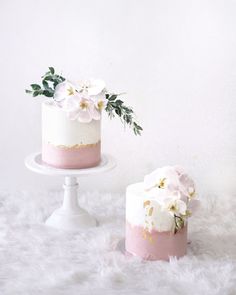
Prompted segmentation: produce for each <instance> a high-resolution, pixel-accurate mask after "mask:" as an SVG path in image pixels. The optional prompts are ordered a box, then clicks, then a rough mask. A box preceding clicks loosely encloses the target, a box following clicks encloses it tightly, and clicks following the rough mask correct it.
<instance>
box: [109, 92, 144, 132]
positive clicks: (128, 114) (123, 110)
mask: <svg viewBox="0 0 236 295" xmlns="http://www.w3.org/2000/svg"><path fill="white" fill-rule="evenodd" d="M118 96H119V94H106V99H107V100H108V102H107V105H106V108H105V110H106V112H107V113H108V116H109V117H110V118H114V117H115V116H118V117H119V118H120V119H121V121H122V123H123V124H124V125H128V126H130V127H131V128H132V129H133V131H134V134H135V135H141V131H142V130H143V128H142V127H141V126H140V125H138V123H137V122H136V121H135V120H134V111H133V110H132V108H131V107H128V106H126V105H125V104H124V102H123V101H122V100H120V99H119V98H118Z"/></svg>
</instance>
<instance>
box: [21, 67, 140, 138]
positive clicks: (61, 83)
mask: <svg viewBox="0 0 236 295" xmlns="http://www.w3.org/2000/svg"><path fill="white" fill-rule="evenodd" d="M30 86H31V90H28V89H27V90H26V93H29V94H32V95H33V97H36V96H38V95H43V96H46V97H51V98H53V100H54V103H55V105H56V106H58V107H59V108H61V109H62V110H64V111H65V112H66V113H67V116H68V118H69V119H71V120H78V121H79V122H82V123H89V122H91V121H92V120H100V118H101V112H102V110H105V111H106V112H107V113H108V116H109V117H110V118H113V117H115V116H118V117H119V118H120V119H121V121H122V122H123V123H124V124H125V125H128V126H129V127H131V128H132V129H133V131H134V134H135V135H141V131H142V130H143V129H142V127H141V126H140V125H138V123H137V122H136V121H135V119H134V111H133V109H132V108H131V107H128V106H126V105H125V104H124V102H123V101H122V100H121V99H119V96H120V95H119V94H113V93H109V92H108V91H107V89H106V85H105V83H104V81H102V80H99V79H89V80H85V81H78V82H77V83H72V82H70V81H69V80H67V79H65V78H64V77H62V76H61V75H58V74H56V73H55V70H54V68H53V67H49V71H48V72H46V74H45V75H44V76H43V77H42V85H39V84H31V85H30Z"/></svg>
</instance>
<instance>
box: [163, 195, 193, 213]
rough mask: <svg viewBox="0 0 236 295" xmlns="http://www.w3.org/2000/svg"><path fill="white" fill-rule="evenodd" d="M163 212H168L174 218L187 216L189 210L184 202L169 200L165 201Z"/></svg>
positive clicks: (174, 199) (176, 199) (175, 199)
mask: <svg viewBox="0 0 236 295" xmlns="http://www.w3.org/2000/svg"><path fill="white" fill-rule="evenodd" d="M162 210H163V211H168V212H169V213H170V214H171V215H172V216H174V215H177V216H179V215H185V214H186V210H187V205H186V203H185V202H184V201H182V200H180V199H178V198H168V199H166V200H164V202H163V205H162Z"/></svg>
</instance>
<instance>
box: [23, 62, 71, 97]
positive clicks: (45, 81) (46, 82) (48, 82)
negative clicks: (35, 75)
mask: <svg viewBox="0 0 236 295" xmlns="http://www.w3.org/2000/svg"><path fill="white" fill-rule="evenodd" d="M65 80H66V79H65V78H64V77H62V76H60V75H57V74H55V70H54V68H53V67H49V71H48V72H46V74H45V75H44V76H42V85H39V84H31V85H30V87H31V89H30V90H28V89H26V90H25V92H26V93H29V94H32V95H33V97H36V96H38V95H44V96H47V97H53V96H54V92H55V88H56V86H57V85H58V84H59V83H61V82H63V81H65Z"/></svg>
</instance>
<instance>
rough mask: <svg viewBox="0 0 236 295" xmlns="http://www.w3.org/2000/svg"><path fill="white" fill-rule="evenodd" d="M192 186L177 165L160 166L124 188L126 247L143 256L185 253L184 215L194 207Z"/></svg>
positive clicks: (158, 257)
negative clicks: (138, 181) (141, 179)
mask: <svg viewBox="0 0 236 295" xmlns="http://www.w3.org/2000/svg"><path fill="white" fill-rule="evenodd" d="M195 196H196V193H195V186H194V183H193V181H192V179H191V178H190V177H189V176H188V175H187V174H186V173H185V172H184V170H183V169H182V168H180V167H170V166H167V167H163V168H159V169H157V170H155V171H154V172H152V173H151V174H149V175H147V176H145V178H144V181H143V182H140V183H135V184H132V185H130V186H128V187H127V190H126V240H125V247H126V251H127V252H128V253H130V254H132V255H136V256H139V257H141V258H143V259H146V260H169V258H170V257H171V256H175V257H177V258H179V257H182V256H184V255H185V254H186V253H187V219H188V217H190V216H191V215H192V214H193V212H194V211H195V209H196V208H197V206H198V204H199V201H198V200H197V199H196V198H195Z"/></svg>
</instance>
